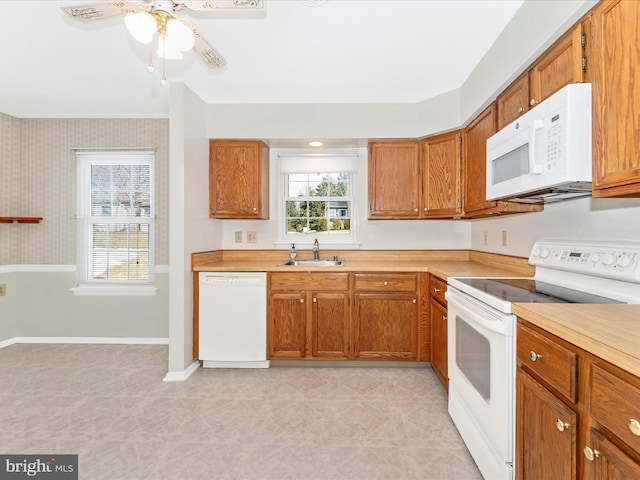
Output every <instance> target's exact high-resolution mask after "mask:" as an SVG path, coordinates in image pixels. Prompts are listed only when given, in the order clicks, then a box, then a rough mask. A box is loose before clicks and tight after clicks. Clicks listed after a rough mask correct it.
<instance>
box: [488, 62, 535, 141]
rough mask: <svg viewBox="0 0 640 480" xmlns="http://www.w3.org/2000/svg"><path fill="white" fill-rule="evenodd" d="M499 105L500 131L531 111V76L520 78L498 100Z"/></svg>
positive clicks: (525, 75) (524, 75) (526, 75)
mask: <svg viewBox="0 0 640 480" xmlns="http://www.w3.org/2000/svg"><path fill="white" fill-rule="evenodd" d="M496 102H497V105H498V130H500V129H501V128H502V127H504V126H506V125H509V124H510V123H511V122H513V121H514V120H515V119H516V118H518V117H519V116H520V115H522V114H523V113H525V112H527V111H529V75H528V74H527V73H525V74H523V75H521V76H520V77H518V78H517V79H516V80H515V81H514V82H513V83H512V84H511V85H509V86H508V87H507V88H506V89H505V90H504V91H503V92H502V93H501V94H500V95H498V98H497V99H496Z"/></svg>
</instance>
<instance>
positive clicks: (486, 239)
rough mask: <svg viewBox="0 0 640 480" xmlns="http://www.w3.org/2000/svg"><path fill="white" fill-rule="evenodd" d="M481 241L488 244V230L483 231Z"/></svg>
mask: <svg viewBox="0 0 640 480" xmlns="http://www.w3.org/2000/svg"><path fill="white" fill-rule="evenodd" d="M482 242H483V243H484V244H485V245H489V232H487V231H485V232H484V236H483V240H482Z"/></svg>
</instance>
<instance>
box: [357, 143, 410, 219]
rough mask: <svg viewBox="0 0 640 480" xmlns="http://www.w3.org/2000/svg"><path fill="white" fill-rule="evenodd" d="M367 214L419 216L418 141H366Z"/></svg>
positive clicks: (393, 216) (375, 216) (392, 216)
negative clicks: (367, 168) (367, 165)
mask: <svg viewBox="0 0 640 480" xmlns="http://www.w3.org/2000/svg"><path fill="white" fill-rule="evenodd" d="M368 175H369V218H371V219H376V218H406V219H410V218H420V210H419V207H420V189H421V183H420V178H421V170H420V142H419V141H418V140H385V141H373V142H370V143H369V174H368Z"/></svg>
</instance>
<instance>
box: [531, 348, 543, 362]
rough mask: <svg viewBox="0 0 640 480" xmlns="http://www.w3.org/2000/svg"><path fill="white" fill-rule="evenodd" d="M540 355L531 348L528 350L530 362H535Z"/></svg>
mask: <svg viewBox="0 0 640 480" xmlns="http://www.w3.org/2000/svg"><path fill="white" fill-rule="evenodd" d="M541 356H542V355H540V354H539V353H536V352H534V351H533V350H531V351H530V352H529V358H530V359H531V361H532V362H535V361H536V360H538V359H539V358H540V357H541Z"/></svg>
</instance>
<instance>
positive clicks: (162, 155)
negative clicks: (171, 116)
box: [0, 114, 169, 265]
mask: <svg viewBox="0 0 640 480" xmlns="http://www.w3.org/2000/svg"><path fill="white" fill-rule="evenodd" d="M5 139H6V141H5ZM0 140H1V142H0V168H1V170H0V171H1V173H2V175H1V176H0V187H1V189H2V190H1V193H0V215H21V216H33V217H43V218H44V220H43V221H42V222H41V223H39V224H36V225H26V224H23V225H19V224H13V225H11V224H5V225H0V265H2V264H5V265H6V264H53V265H73V264H75V263H76V260H75V258H76V227H75V224H76V219H75V216H76V181H77V179H76V175H77V173H76V156H75V152H74V150H73V149H76V148H87V149H94V148H95V149H96V150H99V149H108V148H112V149H113V148H153V149H156V165H155V173H156V213H157V221H156V237H155V248H156V252H155V262H156V265H167V264H168V263H169V120H166V119H15V118H12V117H10V116H8V115H2V114H0Z"/></svg>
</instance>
